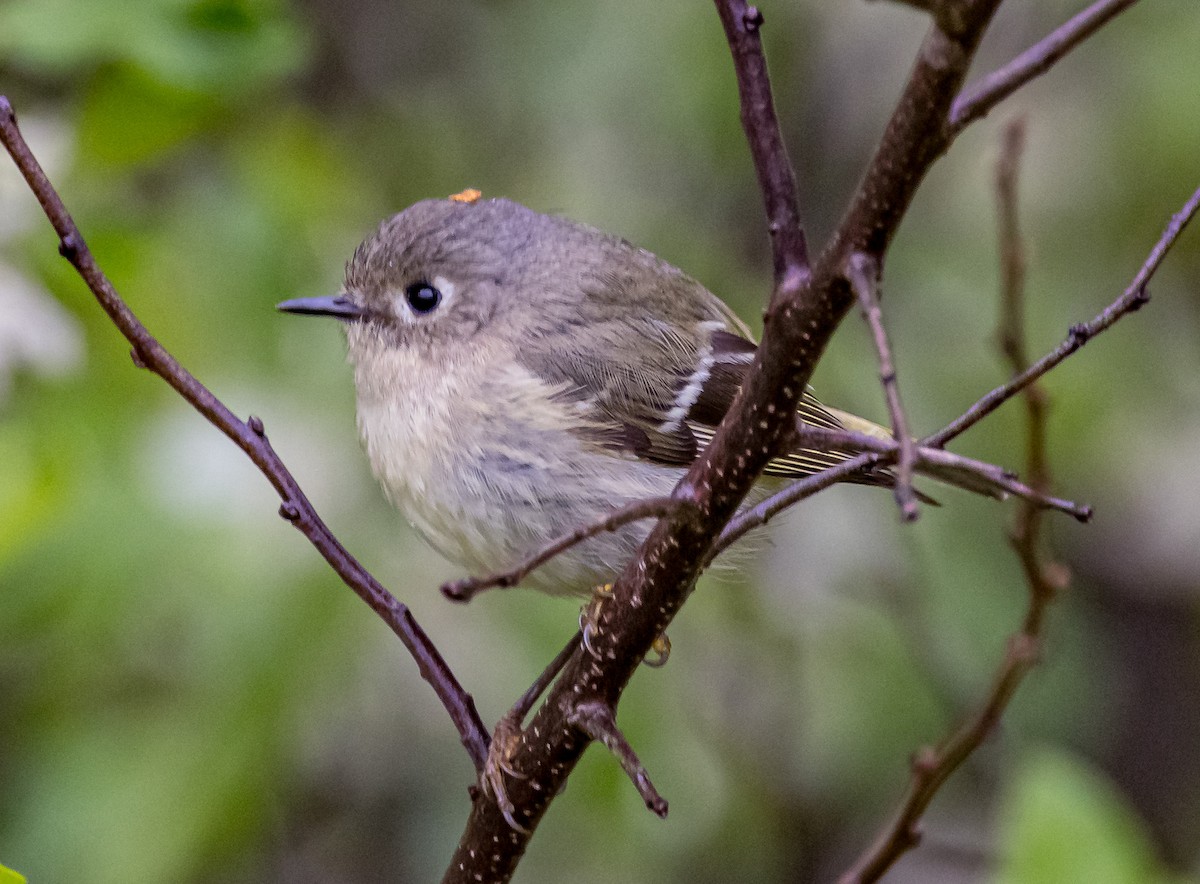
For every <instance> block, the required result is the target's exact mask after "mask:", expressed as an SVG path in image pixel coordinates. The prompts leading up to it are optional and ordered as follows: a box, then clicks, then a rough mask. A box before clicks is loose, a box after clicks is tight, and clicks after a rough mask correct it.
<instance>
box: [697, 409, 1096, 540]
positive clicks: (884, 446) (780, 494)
mask: <svg viewBox="0 0 1200 884" xmlns="http://www.w3.org/2000/svg"><path fill="white" fill-rule="evenodd" d="M796 438H797V439H798V440H799V443H800V444H801V445H803V446H804V447H806V448H812V449H815V450H818V451H830V450H835V451H858V452H862V453H860V454H858V455H856V456H854V457H852V458H849V459H847V460H845V461H843V462H841V463H839V464H837V465H836V466H832V467H830V468H828V469H825V470H822V471H821V472H819V473H815V474H813V475H811V476H806V477H805V478H803V479H799V480H797V481H796V482H793V483H791V484H790V485H788V486H787V487H785V488H783V489H782V490H780V491H777V492H775V493H774V494H772V495H771V496H770V497H768V498H766V499H765V500H762V501H760V502H759V503H758V504H756V505H755V506H753V507H749V508H747V509H746V510H744V511H742V512H741V513H739V514H738V515H737V516H736V517H735V518H733V519H732V520H730V522H729V524H728V525H726V526H725V530H724V531H722V532H721V536H720V538H719V539H718V541H717V542H716V543H715V544H714V545H713V549H712V553H711V557H710V560H711V558H715V557H716V556H718V555H719V554H720V553H722V552H724V551H725V550H726V549H728V548H729V547H730V546H732V545H733V544H734V543H736V542H737V541H738V540H740V539H741V538H742V537H744V536H745V535H746V534H748V533H749V532H750V531H753V530H754V529H755V528H759V527H761V526H763V525H765V524H766V523H767V522H769V521H770V520H771V519H772V518H774V517H775V516H777V515H779V513H781V512H783V511H784V510H785V509H788V508H789V507H791V506H794V505H795V504H797V503H799V502H800V501H801V500H804V499H806V498H808V497H812V496H813V495H814V494H816V493H817V492H819V491H824V490H825V489H826V488H828V487H830V486H831V485H834V484H836V483H838V482H841V481H844V480H846V479H848V478H850V477H852V476H853V475H854V474H855V473H859V472H861V471H863V470H865V469H869V468H872V467H876V466H883V465H886V464H889V463H893V462H894V461H895V460H896V459H897V458H898V457H899V452H900V446H899V445H898V444H897V443H896V442H895V441H893V440H891V439H880V438H878V437H876V436H867V435H864V434H862V433H855V432H853V431H851V430H831V429H828V428H825V427H812V426H807V425H806V426H804V427H803V429H801V430H800V431H799V432H798V433H797V437H796ZM913 464H914V467H915V468H916V470H917V471H918V472H922V473H925V474H927V475H930V476H932V477H933V478H936V479H937V480H938V481H941V482H946V483H948V484H951V485H954V486H955V487H957V488H961V489H963V490H965V491H970V492H971V493H973V494H982V495H985V496H988V497H1004V496H1007V495H1010V494H1011V495H1012V496H1014V497H1017V498H1020V499H1022V500H1024V501H1027V502H1028V503H1030V504H1031V505H1033V506H1036V507H1037V508H1038V509H1052V510H1057V511H1059V512H1062V513H1066V514H1067V515H1069V516H1072V517H1074V518H1075V519H1076V520H1078V521H1080V522H1087V521H1090V520H1091V518H1092V514H1093V513H1092V508H1091V507H1090V506H1086V505H1084V504H1078V503H1075V502H1074V501H1070V500H1064V499H1062V498H1059V497H1052V496H1051V495H1049V494H1045V493H1043V492H1042V491H1039V490H1038V489H1036V488H1033V487H1030V486H1029V485H1027V484H1025V483H1023V482H1021V481H1020V480H1019V479H1017V477H1016V476H1014V475H1013V474H1012V473H1010V472H1008V471H1007V470H1005V469H1004V468H1003V467H999V466H996V465H995V464H990V463H986V462H984V461H980V460H975V459H974V458H970V457H965V456H963V455H961V454H954V453H953V452H949V451H945V450H943V449H941V448H933V447H931V446H927V445H918V446H916V447H914V449H913Z"/></svg>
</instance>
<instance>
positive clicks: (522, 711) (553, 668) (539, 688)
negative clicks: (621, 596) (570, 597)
mask: <svg viewBox="0 0 1200 884" xmlns="http://www.w3.org/2000/svg"><path fill="white" fill-rule="evenodd" d="M582 641H583V632H582V631H576V632H575V634H574V635H573V636H571V638H569V639H568V640H567V643H566V644H565V645H563V649H562V650H561V651H559V652H558V655H557V656H556V657H555V658H554V659H553V660H551V661H550V664H549V665H548V666H547V667H546V668H545V669H543V670H542V674H541V675H539V676H538V677H537V679H536V680H535V681H534V682H533V684H531V685H530V686H529V688H528V690H526V691H525V693H523V694H521V698H520V699H519V700H517V702H516V703H514V704H513V707H512V709H510V710H509V714H510V715H512V716H513V717H514V718H515V719H516V721H517V723H518V724H520V723H521V722H522V721H524V720H525V716H526V715H528V714H529V710H530V709H532V708H533V704H534V703H536V702H537V701H538V697H540V696H541V695H542V694H544V693H545V692H546V688H548V687H550V685H551V684H552V683H553V682H554V679H555V678H556V677H557V676H558V674H559V673H560V672H562V670H563V667H564V666H566V665H567V662H568V661H569V660H570V659H571V657H572V656H573V655H574V653H575V652H576V651H577V650H579V645H580V642H582Z"/></svg>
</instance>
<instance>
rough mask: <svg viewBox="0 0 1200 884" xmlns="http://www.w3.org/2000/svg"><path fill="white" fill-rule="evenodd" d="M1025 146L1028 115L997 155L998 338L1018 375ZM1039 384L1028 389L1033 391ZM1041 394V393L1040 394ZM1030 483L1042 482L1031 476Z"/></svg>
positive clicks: (1006, 132) (1024, 364) (1025, 361)
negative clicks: (1019, 189) (1019, 196)
mask: <svg viewBox="0 0 1200 884" xmlns="http://www.w3.org/2000/svg"><path fill="white" fill-rule="evenodd" d="M1024 150H1025V119H1024V117H1017V118H1015V119H1013V120H1010V121H1009V122H1008V123H1007V125H1005V127H1004V129H1003V130H1002V131H1001V133H1000V154H999V156H998V157H997V159H996V221H997V226H998V228H999V231H1000V283H1001V285H1000V291H1001V298H1000V322H999V328H998V330H997V340H998V342H999V344H1000V352H1001V353H1003V354H1004V358H1005V359H1007V360H1008V364H1009V365H1010V366H1011V367H1012V373H1013V376H1014V377H1015V376H1016V375H1019V374H1020V373H1021V372H1022V371H1024V370H1025V369H1026V368H1028V367H1029V356H1028V354H1027V353H1026V347H1025V248H1024V246H1023V245H1022V243H1021V229H1020V225H1019V223H1018V220H1017V177H1018V172H1019V170H1020V164H1021V154H1022V153H1023V152H1024ZM1034 389H1035V387H1032V386H1031V387H1029V388H1028V390H1027V391H1026V392H1027V393H1030V395H1032V391H1033V390H1034ZM1038 395H1039V396H1040V395H1041V394H1040V393H1039V394H1038ZM1030 483H1031V484H1032V485H1034V487H1037V485H1038V483H1037V481H1036V480H1035V479H1034V478H1033V477H1030Z"/></svg>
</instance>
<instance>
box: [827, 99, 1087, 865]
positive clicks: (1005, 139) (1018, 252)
mask: <svg viewBox="0 0 1200 884" xmlns="http://www.w3.org/2000/svg"><path fill="white" fill-rule="evenodd" d="M1024 134H1025V129H1024V121H1023V120H1020V119H1017V120H1013V121H1012V122H1010V123H1009V124H1008V125H1007V126H1006V127H1005V129H1004V131H1003V133H1002V142H1001V151H1000V156H999V158H998V160H997V163H996V197H997V200H996V201H997V207H998V215H999V225H998V227H999V246H1000V248H999V251H1000V270H1001V299H1000V300H1001V303H1002V306H1001V310H1000V327H999V330H998V334H997V339H998V342H999V345H1000V350H1001V353H1002V354H1003V355H1004V357H1005V359H1006V360H1007V361H1008V362H1009V364H1010V366H1011V368H1012V371H1013V373H1014V374H1020V373H1021V372H1022V371H1023V370H1024V369H1025V368H1026V367H1027V365H1028V360H1027V359H1026V358H1025V357H1024V356H1023V354H1024V352H1025V332H1024V328H1025V311H1024V303H1025V293H1024V277H1025V273H1024V271H1025V262H1024V248H1023V247H1022V244H1021V236H1020V229H1019V226H1018V224H1017V173H1018V169H1019V162H1020V156H1021V150H1022V147H1023V144H1024ZM1025 403H1026V409H1027V421H1026V441H1027V452H1026V471H1027V473H1028V475H1029V476H1030V482H1031V484H1032V485H1033V488H1034V489H1035V490H1036V491H1038V492H1039V493H1041V494H1047V493H1048V491H1049V488H1050V475H1049V470H1048V468H1047V465H1046V399H1045V395H1044V393H1043V391H1042V390H1041V388H1040V387H1038V386H1037V385H1030V386H1029V387H1028V388H1027V389H1026V391H1025ZM1041 516H1042V513H1041V508H1040V507H1038V506H1037V505H1036V504H1034V503H1033V502H1031V501H1029V500H1026V501H1024V502H1023V503H1022V505H1021V507H1020V508H1019V509H1018V511H1017V515H1016V519H1015V525H1014V529H1013V532H1012V535H1011V537H1010V539H1011V541H1012V544H1013V547H1014V549H1015V550H1016V552H1017V556H1018V558H1019V559H1020V562H1021V567H1022V570H1023V572H1024V575H1025V582H1026V586H1027V588H1028V592H1029V601H1028V606H1027V609H1026V613H1025V618H1024V621H1023V623H1022V625H1021V628H1020V630H1019V631H1018V632H1017V633H1016V634H1015V635H1013V636H1011V637H1010V638H1009V640H1008V650H1007V652H1006V653H1005V655H1004V660H1003V661H1002V662H1001V664H1000V666H999V669H998V670H997V672H996V676H995V679H994V680H993V684H992V688H991V690H990V692H989V693H988V695H987V698H986V699H985V701H984V703H983V705H982V707H981V708H980V709H979V711H978V712H977V713H976V714H975V715H974V716H973V717H972V718H971V719H970V720H968V721H967V722H966V723H964V724H963V725H962V726H961V727H959V728H958V730H956V731H955V732H954V733H953V734H951V735H950V736H949V737H948V738H947V739H946V740H945V741H944V743H943V744H942V745H941V746H939V747H938V748H936V749H934V748H928V747H927V748H924V749H922V750H920V751H919V752H917V754H916V756H915V757H914V760H913V764H912V777H911V779H910V782H909V785H908V791H907V793H906V794H905V797H904V799H903V801H902V802H901V805H900V809H899V810H898V811H897V813H896V816H895V818H894V819H893V820H892V822H891V823H890V824H888V825H887V826H886V827H885V828H884V829H883V831H882V832H880V834H879V836H878V837H877V838H876V840H875V843H874V844H873V845H872V846H871V847H870V848H869V849H868V850H867V851H866V852H865V853H864V854H863V855H862V856H861V857H860V858H859V859H858V861H857V862H855V864H854V866H853V867H852V868H851V869H850V871H849V872H847V873H846V874H845V875H844V876H843V877H842V879H841V884H860V882H868V881H875V880H877V879H878V878H879V877H880V876H882V875H883V873H884V872H886V871H887V870H888V869H889V868H890V867H891V866H892V865H893V864H894V863H895V862H896V861H897V860H898V859H899V858H900V857H901V856H902V855H903V854H904V853H905V852H906V851H908V850H911V849H912V848H913V847H915V846H916V844H917V843H918V842H919V840H920V834H921V833H920V828H919V826H920V820H921V816H922V814H924V812H925V810H926V808H927V807H928V806H929V803H930V802H931V801H932V800H933V797H934V795H935V794H936V793H937V791H938V789H939V788H940V787H941V785H942V783H944V782H945V781H946V779H947V778H948V777H949V776H950V775H951V774H952V773H954V771H955V770H956V769H957V768H958V767H959V766H960V765H961V764H962V763H963V762H964V761H965V760H966V759H967V758H968V757H969V756H970V755H971V753H973V752H974V751H975V750H976V749H977V748H978V747H979V746H980V744H982V743H983V741H984V740H985V739H986V738H987V736H988V734H990V733H991V732H992V730H993V729H994V728H995V727H996V725H997V724H998V723H999V721H1000V718H1001V716H1002V715H1003V714H1004V711H1005V709H1006V708H1007V707H1008V704H1009V702H1010V701H1011V700H1012V697H1013V694H1014V693H1015V692H1016V690H1017V688H1018V687H1019V686H1020V684H1021V681H1022V680H1023V679H1024V677H1025V675H1026V673H1027V672H1028V671H1029V669H1030V668H1031V667H1032V666H1033V665H1034V664H1035V663H1036V662H1037V658H1038V650H1039V645H1040V640H1041V628H1042V624H1043V622H1044V619H1045V611H1046V607H1047V606H1048V605H1049V603H1050V602H1051V601H1052V600H1053V598H1054V595H1055V593H1056V592H1057V591H1058V590H1059V589H1061V588H1063V587H1065V586H1066V582H1067V577H1066V574H1067V572H1066V569H1065V568H1063V567H1062V566H1061V565H1050V566H1045V565H1043V564H1042V562H1041V559H1040V555H1039V552H1038V547H1039V542H1040V527H1041Z"/></svg>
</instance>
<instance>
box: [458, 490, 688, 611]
mask: <svg viewBox="0 0 1200 884" xmlns="http://www.w3.org/2000/svg"><path fill="white" fill-rule="evenodd" d="M692 505H693V504H692V503H691V502H690V501H688V500H685V499H682V498H675V497H650V498H647V499H645V500H637V501H634V502H633V503H631V504H629V505H628V506H623V507H621V508H620V509H617V510H614V511H613V512H611V513H609V514H608V515H607V516H605V517H604V518H602V519H597V520H596V521H595V522H592V523H591V524H590V525H581V526H579V527H578V528H576V529H575V530H574V531H568V532H567V533H566V534H563V535H562V536H561V537H557V538H555V539H554V540H552V541H551V542H550V543H548V544H546V545H545V546H543V547H542V548H541V549H539V550H538V551H537V552H535V553H534V554H533V555H531V556H529V558H527V559H525V561H523V562H521V564H519V565H517V566H516V567H515V568H512V569H510V570H508V571H501V572H499V573H496V574H489V575H488V576H486V577H463V578H461V579H459V580H451V581H449V582H447V583H443V584H442V594H443V595H445V596H446V598H448V599H452V600H454V601H456V602H469V601H470V600H471V599H473V598H474V597H475V596H477V595H478V594H479V593H481V592H483V591H484V590H486V589H492V588H500V589H509V588H511V587H514V586H516V585H517V584H518V583H520V582H521V581H522V580H524V579H525V578H526V577H528V576H529V575H530V573H532V572H533V571H536V570H537V569H538V568H540V567H541V566H542V565H544V564H546V562H548V561H550V560H551V559H553V558H555V557H556V556H559V555H562V554H563V553H564V552H566V551H567V550H569V549H571V548H572V547H574V546H577V545H579V544H580V543H583V542H584V541H585V540H589V539H591V538H593V537H595V536H596V535H597V534H604V533H605V532H607V531H616V530H617V529H618V528H623V527H624V526H626V525H628V524H630V523H632V522H639V521H641V520H642V519H657V518H661V517H662V516H665V515H666V514H667V513H669V512H672V511H673V510H675V509H677V508H678V507H682V506H692Z"/></svg>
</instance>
